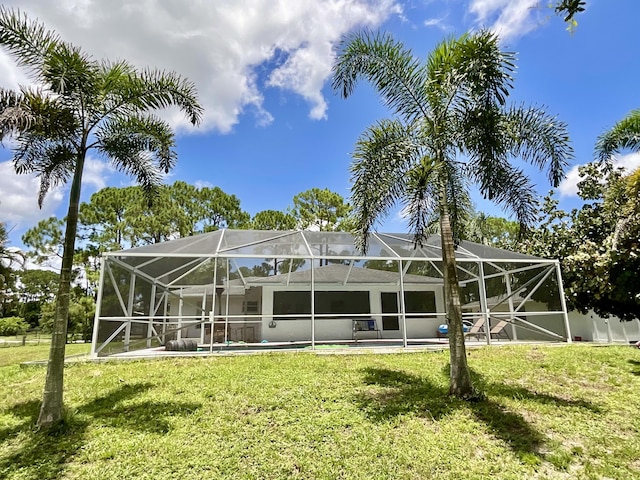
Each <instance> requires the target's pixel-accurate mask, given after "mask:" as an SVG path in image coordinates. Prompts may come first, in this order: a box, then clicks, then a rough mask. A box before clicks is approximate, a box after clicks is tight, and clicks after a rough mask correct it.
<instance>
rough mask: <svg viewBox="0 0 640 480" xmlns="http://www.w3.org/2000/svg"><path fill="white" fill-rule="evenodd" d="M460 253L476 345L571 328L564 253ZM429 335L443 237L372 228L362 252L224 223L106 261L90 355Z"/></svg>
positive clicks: (552, 336)
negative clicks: (420, 239) (418, 241)
mask: <svg viewBox="0 0 640 480" xmlns="http://www.w3.org/2000/svg"><path fill="white" fill-rule="evenodd" d="M456 259H457V263H458V275H459V281H460V285H461V287H462V293H463V311H464V313H463V315H464V320H465V324H466V327H465V330H466V331H467V339H468V340H469V341H481V342H487V343H491V342H492V341H501V342H502V341H514V340H540V341H544V340H548V341H566V340H567V339H570V338H571V336H570V332H569V324H568V320H567V314H566V306H565V302H564V297H563V295H562V293H561V292H562V281H561V277H560V269H559V265H558V263H557V261H554V260H546V259H541V258H536V257H531V256H527V255H522V254H518V253H514V252H509V251H506V250H500V249H497V248H491V247H487V246H483V245H478V244H475V243H470V242H465V241H463V242H461V244H460V245H459V247H458V248H457V250H456ZM171 340H174V342H170V341H171ZM178 341H182V342H178ZM430 343H446V314H445V307H444V298H443V275H442V260H441V249H440V239H439V237H438V236H433V237H431V238H429V240H428V241H427V242H425V244H424V245H422V246H420V247H416V246H415V245H414V242H413V238H412V236H411V235H407V234H388V233H374V234H372V235H371V237H370V240H369V247H368V251H367V253H366V255H362V254H360V253H359V252H358V251H357V249H356V248H355V246H354V239H353V237H352V235H350V234H348V233H341V232H310V231H286V232H283V231H254V230H219V231H216V232H211V233H206V234H201V235H197V236H193V237H187V238H181V239H177V240H173V241H168V242H164V243H159V244H155V245H148V246H143V247H139V248H132V249H130V250H123V251H118V252H109V253H106V254H104V255H103V258H102V266H101V272H100V286H99V291H98V305H97V311H96V319H95V325H94V333H93V343H92V354H93V355H94V356H107V355H114V354H121V353H126V352H128V353H129V354H130V353H132V352H138V353H139V351H142V350H148V351H149V352H153V351H158V352H159V351H163V350H164V349H165V348H166V347H167V346H168V344H171V345H173V346H175V345H178V344H181V345H187V346H188V348H189V349H191V350H198V351H201V352H203V353H206V352H214V351H221V350H233V349H273V348H294V347H295V348H304V347H306V348H312V349H314V348H318V347H320V346H324V347H325V348H326V347H328V346H334V345H341V346H345V347H346V346H352V345H358V346H363V345H370V346H373V345H397V346H402V347H407V346H409V345H420V344H430Z"/></svg>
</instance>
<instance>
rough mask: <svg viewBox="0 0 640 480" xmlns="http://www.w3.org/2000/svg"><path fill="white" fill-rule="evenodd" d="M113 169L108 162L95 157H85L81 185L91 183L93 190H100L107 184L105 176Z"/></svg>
mask: <svg viewBox="0 0 640 480" xmlns="http://www.w3.org/2000/svg"><path fill="white" fill-rule="evenodd" d="M114 171H115V169H114V168H113V167H112V166H111V165H110V164H108V163H106V162H103V161H101V160H97V159H95V158H91V157H89V158H87V160H86V162H85V164H84V172H82V185H83V186H87V185H91V186H92V187H94V188H95V190H100V189H102V188H104V187H106V186H107V178H108V177H109V175H111V174H112V173H113V172H114Z"/></svg>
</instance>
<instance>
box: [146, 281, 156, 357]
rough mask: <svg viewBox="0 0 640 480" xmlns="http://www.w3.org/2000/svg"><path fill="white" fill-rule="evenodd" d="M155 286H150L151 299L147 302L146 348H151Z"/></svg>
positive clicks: (154, 311)
mask: <svg viewBox="0 0 640 480" xmlns="http://www.w3.org/2000/svg"><path fill="white" fill-rule="evenodd" d="M156 288H157V287H156V284H155V283H154V284H153V285H151V299H150V301H149V325H147V348H150V347H151V336H152V335H153V318H154V317H155V316H156Z"/></svg>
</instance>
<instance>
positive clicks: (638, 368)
mask: <svg viewBox="0 0 640 480" xmlns="http://www.w3.org/2000/svg"><path fill="white" fill-rule="evenodd" d="M629 363H630V364H631V365H632V366H633V367H634V368H633V370H631V374H632V375H637V376H639V377H640V362H639V361H638V360H629Z"/></svg>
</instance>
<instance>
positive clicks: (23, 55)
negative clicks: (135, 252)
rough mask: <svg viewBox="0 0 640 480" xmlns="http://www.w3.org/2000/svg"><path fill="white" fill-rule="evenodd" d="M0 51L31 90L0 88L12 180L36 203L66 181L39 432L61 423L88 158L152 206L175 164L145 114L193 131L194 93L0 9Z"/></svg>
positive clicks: (0, 130)
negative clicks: (26, 178)
mask: <svg viewBox="0 0 640 480" xmlns="http://www.w3.org/2000/svg"><path fill="white" fill-rule="evenodd" d="M0 47H2V48H4V50H5V51H7V52H8V53H9V54H10V55H12V56H13V58H14V59H15V60H16V61H17V63H18V65H19V66H21V67H24V68H25V69H26V70H27V72H28V73H29V74H30V76H31V79H32V80H33V84H34V85H36V86H35V87H20V88H19V89H18V90H16V91H9V90H0V139H2V138H4V137H6V136H9V135H10V136H13V138H14V141H15V146H14V148H13V162H14V166H15V169H16V172H17V173H19V174H22V173H34V174H36V175H37V176H38V177H39V178H40V191H39V197H38V203H39V205H40V206H42V201H43V200H44V197H45V195H46V194H47V192H48V191H49V189H50V188H51V187H53V186H56V185H60V184H63V183H66V182H68V181H69V180H71V189H70V193H69V209H68V213H67V223H66V231H65V237H64V253H63V258H62V268H61V274H60V286H59V290H58V295H57V301H56V313H55V321H54V327H53V336H52V340H51V352H50V355H49V363H48V368H47V377H46V382H45V387H44V395H43V402H42V407H41V410H40V416H39V418H38V425H39V426H41V427H47V426H51V425H54V424H56V423H58V422H59V421H61V420H62V407H63V403H62V391H63V367H64V351H65V340H66V329H67V319H68V315H69V291H70V284H71V273H72V272H71V269H72V263H73V253H74V247H75V238H76V230H77V224H78V204H79V200H80V188H81V185H82V173H83V167H84V164H85V160H86V157H87V153H88V152H89V151H93V152H94V154H95V155H99V156H101V157H103V158H105V159H108V160H109V161H110V162H111V163H112V164H113V165H114V166H116V167H117V168H118V169H119V170H120V171H122V172H125V173H127V174H129V175H132V176H133V177H135V178H136V180H137V181H138V182H139V183H140V184H141V186H142V187H143V188H144V190H145V192H146V193H147V194H148V197H149V199H151V198H152V197H153V195H154V192H155V191H156V188H157V187H158V185H159V184H160V183H161V180H162V176H161V174H162V172H165V173H166V172H168V171H169V170H170V169H171V168H172V167H173V166H174V164H175V161H176V153H175V152H174V150H173V147H174V145H175V142H174V136H173V131H172V129H171V128H170V126H169V125H168V124H167V123H166V122H165V121H163V120H162V119H160V118H158V117H156V116H154V115H152V114H150V111H152V110H155V109H160V108H164V107H168V106H175V107H177V108H178V109H180V110H181V111H182V112H184V113H185V115H186V116H187V117H188V119H189V121H190V122H191V123H192V124H194V125H196V124H198V123H199V122H200V119H201V115H202V108H201V106H200V105H199V103H198V100H197V98H196V91H195V87H194V85H193V84H192V83H191V82H189V81H187V80H185V79H183V78H182V77H180V76H179V75H177V74H175V73H173V72H163V71H158V70H143V71H139V70H137V69H135V68H134V67H132V66H131V65H130V64H128V63H127V62H124V61H118V62H110V61H97V60H94V59H92V58H91V57H90V56H89V55H87V54H86V53H85V52H83V51H82V50H81V49H80V48H79V47H77V46H75V45H72V44H69V43H67V42H64V41H62V40H61V39H60V37H59V36H58V35H57V34H56V33H54V32H51V31H48V30H47V29H46V28H45V27H44V26H43V25H42V24H40V23H38V21H31V20H29V19H28V18H27V16H26V15H23V14H21V12H20V11H17V10H10V9H6V8H0Z"/></svg>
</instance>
